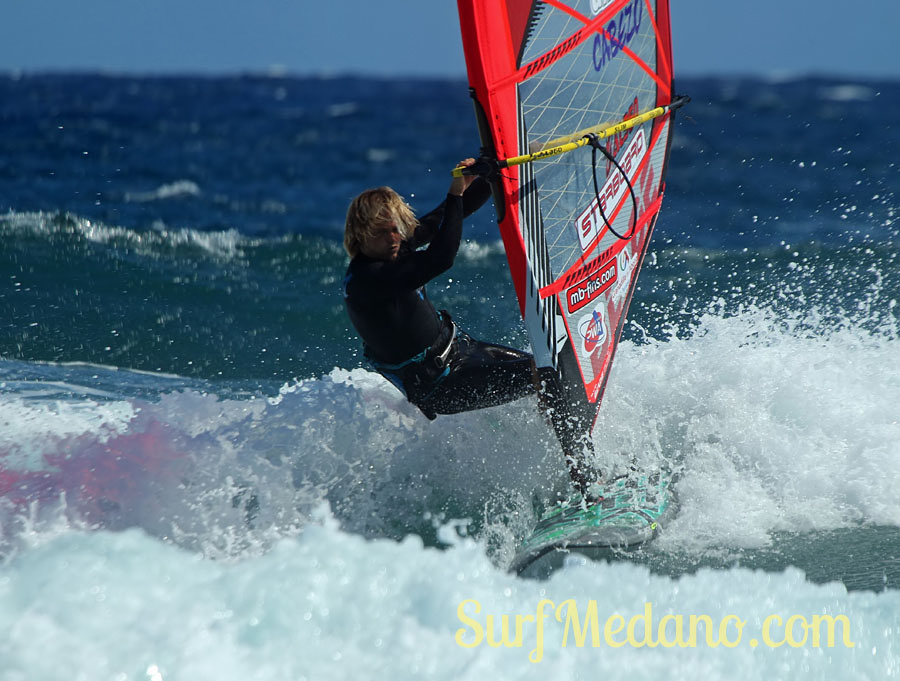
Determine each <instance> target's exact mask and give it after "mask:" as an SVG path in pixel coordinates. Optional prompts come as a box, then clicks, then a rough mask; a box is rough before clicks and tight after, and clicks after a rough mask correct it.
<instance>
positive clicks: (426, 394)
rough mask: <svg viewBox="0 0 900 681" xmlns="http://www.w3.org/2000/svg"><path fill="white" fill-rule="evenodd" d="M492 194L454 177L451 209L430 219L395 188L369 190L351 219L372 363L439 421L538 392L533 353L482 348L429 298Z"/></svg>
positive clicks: (354, 274)
mask: <svg viewBox="0 0 900 681" xmlns="http://www.w3.org/2000/svg"><path fill="white" fill-rule="evenodd" d="M474 162H475V161H474V159H466V160H465V161H463V162H462V163H461V164H460V165H465V166H470V165H472V164H473V163H474ZM489 196H490V187H489V185H488V183H487V182H486V181H485V180H484V179H481V178H478V179H476V178H475V177H474V176H471V175H470V176H465V177H459V178H453V181H452V182H451V183H450V189H449V191H448V193H447V198H446V199H445V200H444V202H443V203H441V204H440V205H439V206H438V207H437V208H435V209H434V210H433V211H431V212H430V213H428V214H426V215H425V216H423V217H422V218H421V219H416V217H415V215H414V214H413V212H412V209H411V208H410V207H409V205H407V204H406V202H405V201H404V200H403V199H402V198H401V197H400V196H399V195H398V194H397V193H396V192H395V191H394V190H393V189H390V188H389V187H379V188H377V189H370V190H368V191H365V192H363V193H362V194H360V195H359V196H357V197H356V198H355V199H354V200H353V202H352V203H351V204H350V208H349V209H348V211H347V222H346V227H345V233H344V247H345V248H346V250H347V253H348V254H349V255H350V258H351V261H350V266H349V267H348V268H347V274H346V277H345V279H344V300H345V302H346V305H347V312H348V313H349V315H350V320H351V322H352V323H353V326H354V327H355V328H356V331H357V333H358V334H359V336H360V337H361V338H362V341H363V345H364V348H365V355H366V357H367V358H368V359H369V361H370V362H371V363H372V364H373V365H374V367H375V368H376V369H377V370H378V371H379V372H380V373H381V374H382V375H384V376H385V377H386V378H387V379H388V380H390V381H391V382H392V383H393V384H394V385H396V386H397V387H398V388H399V389H401V390H402V391H403V392H404V393H405V394H406V397H407V399H408V400H409V401H410V402H412V403H413V404H415V405H416V406H417V407H418V408H419V409H420V410H421V411H422V412H423V413H424V414H425V415H426V416H427V417H428V418H430V419H433V418H435V417H436V415H437V414H454V413H457V412H461V411H468V410H471V409H479V408H482V407H490V406H494V405H497V404H503V403H505V402H509V401H512V400H515V399H518V398H520V397H523V396H525V395H527V394H529V393H532V392H533V391H534V383H533V380H532V376H533V373H532V365H533V362H532V358H531V355H530V354H528V353H526V352H522V351H520V350H515V349H513V348H508V347H504V346H501V345H493V344H489V343H484V342H481V341H478V340H475V339H474V338H472V337H471V336H469V335H468V334H467V333H465V332H464V331H463V330H462V329H460V328H459V327H458V326H457V325H456V324H455V323H454V322H453V320H452V319H451V318H450V315H449V314H448V313H447V312H446V311H440V312H438V311H437V310H436V309H435V308H434V306H433V305H432V303H431V301H430V300H429V299H428V296H427V294H426V292H425V284H426V283H427V282H429V281H431V280H432V279H434V278H435V277H437V276H439V275H440V274H442V273H443V272H446V271H447V270H448V269H449V268H450V267H451V266H452V265H453V261H454V259H455V257H456V253H457V251H458V249H459V245H460V241H461V239H462V221H463V218H464V217H466V216H468V215H470V214H472V213H473V212H475V211H476V210H477V209H478V208H480V207H481V206H482V205H484V203H485V202H486V201H487V199H488V197H489ZM426 245H427V248H421V247H422V246H426Z"/></svg>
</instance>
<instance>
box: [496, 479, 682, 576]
mask: <svg viewBox="0 0 900 681" xmlns="http://www.w3.org/2000/svg"><path fill="white" fill-rule="evenodd" d="M599 497H600V500H599V501H597V502H595V503H592V504H586V503H584V501H583V500H582V498H581V497H580V496H576V497H573V498H571V499H569V500H568V501H563V502H559V503H557V504H555V505H554V506H552V507H550V508H549V509H547V511H546V512H545V513H544V514H543V515H542V516H541V518H540V520H539V521H538V523H537V525H536V526H535V528H534V530H533V531H532V533H531V535H529V536H528V538H526V539H525V541H523V542H522V544H521V546H520V547H519V550H518V551H517V553H516V557H515V558H514V559H513V562H512V564H511V565H510V569H511V570H512V571H514V572H517V573H519V574H522V573H523V572H524V571H525V570H526V569H529V568H532V567H533V566H534V564H535V563H537V562H538V561H541V562H543V563H546V564H549V563H550V562H552V563H561V562H562V560H561V558H562V557H564V556H561V555H554V554H565V553H567V552H572V551H577V552H579V553H582V554H586V555H587V556H589V557H593V558H601V557H604V556H608V555H611V554H613V553H615V552H616V551H622V550H632V549H635V548H638V547H640V546H641V545H643V544H645V543H647V542H648V541H650V540H652V539H653V538H654V537H655V536H656V534H657V533H658V532H659V530H660V528H661V527H662V526H663V524H664V523H665V522H667V521H668V519H669V518H671V517H672V516H673V515H674V514H675V510H676V500H675V495H674V491H673V490H672V487H671V475H670V474H669V473H667V472H666V471H662V470H659V471H653V472H651V473H636V472H633V473H631V474H630V475H627V476H623V477H620V478H616V479H615V480H612V481H610V482H608V483H606V484H605V485H602V486H601V488H600V490H599Z"/></svg>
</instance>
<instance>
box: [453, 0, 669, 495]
mask: <svg viewBox="0 0 900 681" xmlns="http://www.w3.org/2000/svg"><path fill="white" fill-rule="evenodd" d="M458 8H459V17H460V26H461V32H462V39H463V50H464V53H465V58H466V66H467V71H468V77H469V85H470V88H471V92H472V97H473V98H474V100H475V110H476V118H477V121H478V127H479V133H480V136H481V144H482V153H481V159H480V162H479V163H478V164H477V165H476V167H475V168H476V169H477V172H479V173H481V174H484V175H486V176H487V177H488V178H489V179H490V180H491V181H492V186H493V188H494V203H495V206H496V208H497V212H498V221H499V226H500V234H501V236H502V239H503V243H504V247H505V249H506V254H507V259H508V261H509V268H510V273H511V275H512V279H513V282H514V285H515V289H516V294H517V296H518V300H519V305H520V309H521V313H522V316H523V318H524V320H525V325H526V327H527V330H528V334H529V336H530V339H531V343H532V348H533V352H534V355H535V361H536V364H537V366H538V368H539V370H540V372H541V375H542V377H543V378H545V379H546V380H545V386H548V389H547V390H545V395H544V397H545V399H549V400H550V401H551V402H552V403H553V404H551V405H550V406H551V407H553V408H554V410H555V412H556V414H557V420H556V421H555V422H554V425H555V426H556V427H557V434H561V431H566V432H567V434H565V436H561V438H560V439H561V441H563V447H564V449H567V450H569V451H567V452H566V454H567V456H569V457H570V467H571V466H573V465H574V466H582V465H583V462H579V458H580V457H581V456H582V454H583V452H579V451H575V450H577V449H579V447H581V446H582V445H584V444H587V443H589V442H590V434H591V432H592V431H593V428H594V425H595V423H596V417H597V413H598V410H599V407H600V402H601V398H602V397H603V392H604V388H605V387H606V382H607V379H608V377H609V371H610V367H611V365H612V361H613V356H614V355H615V351H616V346H617V343H618V340H619V338H620V336H621V333H622V329H623V326H624V322H625V315H626V311H627V308H628V304H629V302H630V300H631V297H632V294H633V292H634V289H635V283H636V281H637V276H638V271H639V270H640V267H641V263H642V261H643V259H644V254H645V253H646V251H647V246H648V243H649V240H650V234H651V232H652V230H653V226H654V224H655V222H656V218H657V215H658V214H659V209H660V205H661V202H662V198H663V189H664V183H663V180H664V177H665V173H666V165H667V160H668V155H669V149H670V143H671V135H672V112H673V111H674V110H675V109H676V108H678V107H679V106H680V105H681V104H683V103H684V102H685V101H686V98H678V97H675V96H674V95H673V68H672V49H671V38H670V26H669V3H668V0H567V1H563V0H458ZM457 172H468V171H457ZM573 479H575V480H576V482H579V478H578V476H577V475H575V474H574V473H573ZM581 482H583V480H581Z"/></svg>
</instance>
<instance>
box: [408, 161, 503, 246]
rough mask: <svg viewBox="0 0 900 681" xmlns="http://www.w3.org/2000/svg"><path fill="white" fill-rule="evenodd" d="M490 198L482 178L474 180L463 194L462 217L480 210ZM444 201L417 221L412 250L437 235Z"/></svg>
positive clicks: (486, 183) (489, 186)
mask: <svg viewBox="0 0 900 681" xmlns="http://www.w3.org/2000/svg"><path fill="white" fill-rule="evenodd" d="M490 196H491V185H490V184H489V183H488V181H487V180H485V179H484V178H483V177H478V178H475V181H474V182H473V183H472V184H470V185H469V188H468V189H466V191H465V193H463V201H462V203H463V206H462V211H463V215H462V217H469V216H470V215H471V214H472V213H474V212H475V211H476V210H478V209H479V208H481V207H482V206H483V205H484V204H485V202H486V201H487V200H488V199H489V198H490ZM445 205H446V201H445V202H444V203H442V204H441V205H439V206H438V207H437V208H435V209H434V210H433V211H431V212H430V213H428V214H426V215H425V216H423V217H422V219H420V220H419V226H418V227H416V231H415V233H414V234H413V238H412V240H411V242H412V246H413V248H418V247H419V246H423V245H424V244H427V243H428V242H430V241H431V240H432V239H433V238H434V235H435V234H436V233H437V231H438V229H439V227H440V224H441V221H442V220H443V218H444V206H445Z"/></svg>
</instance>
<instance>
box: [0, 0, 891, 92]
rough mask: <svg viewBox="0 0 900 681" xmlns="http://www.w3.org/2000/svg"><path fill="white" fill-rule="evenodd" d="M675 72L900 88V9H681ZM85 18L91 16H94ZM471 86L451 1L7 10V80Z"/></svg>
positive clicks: (241, 0)
mask: <svg viewBox="0 0 900 681" xmlns="http://www.w3.org/2000/svg"><path fill="white" fill-rule="evenodd" d="M672 6H673V7H672V14H673V18H672V23H673V35H674V38H673V39H674V45H675V47H674V49H675V62H676V71H677V72H678V73H681V74H684V75H697V74H760V75H791V74H808V73H821V74H833V75H838V76H845V77H853V76H862V77H865V76H875V77H890V78H900V40H898V38H897V32H898V31H900V0H858V1H857V2H838V0H753V1H752V2H742V1H741V0H673V2H672ZM88 8H89V9H88ZM275 66H279V67H283V68H284V69H285V70H286V71H288V72H289V73H299V74H308V73H317V74H318V73H348V72H353V73H376V74H381V75H394V74H404V75H407V74H412V75H441V76H463V75H464V73H465V67H464V62H463V57H462V48H461V46H460V41H459V27H458V23H457V18H456V3H455V2H454V0H379V2H371V1H369V0H346V1H345V2H337V1H332V0H322V1H321V2H313V1H312V0H256V2H248V1H247V0H86V1H84V2H75V1H73V0H5V1H4V2H3V6H2V8H0V70H3V71H9V70H25V71H35V70H50V69H52V70H72V69H79V70H83V69H92V70H96V69H100V70H105V71H116V72H117V71H129V72H152V73H158V72H166V73H171V72H202V73H209V72H213V73H216V72H233V71H265V70H268V69H270V68H271V67H275Z"/></svg>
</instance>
